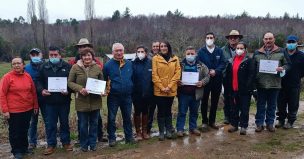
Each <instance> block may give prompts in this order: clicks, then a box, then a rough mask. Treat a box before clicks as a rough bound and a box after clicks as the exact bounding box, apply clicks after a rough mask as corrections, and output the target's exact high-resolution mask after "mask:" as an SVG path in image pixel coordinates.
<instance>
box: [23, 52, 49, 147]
mask: <svg viewBox="0 0 304 159" xmlns="http://www.w3.org/2000/svg"><path fill="white" fill-rule="evenodd" d="M29 56H30V63H29V64H27V65H25V68H24V70H25V71H26V72H27V73H29V74H30V75H31V77H32V79H33V81H34V84H35V86H37V79H38V75H39V68H40V66H41V65H42V64H43V63H44V59H43V54H42V52H41V50H40V49H38V48H33V49H31V50H30V52H29ZM37 97H38V104H39V108H40V112H41V114H42V118H43V121H44V123H45V125H46V120H45V119H46V116H45V106H44V98H43V96H42V95H41V93H38V91H37ZM38 115H39V113H37V114H34V113H33V115H32V118H31V122H30V127H29V132H28V138H29V149H30V150H32V149H34V148H36V145H37V123H38Z"/></svg>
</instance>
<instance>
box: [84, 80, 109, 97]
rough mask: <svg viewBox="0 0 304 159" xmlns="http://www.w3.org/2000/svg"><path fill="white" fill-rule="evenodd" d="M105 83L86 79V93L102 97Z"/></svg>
mask: <svg viewBox="0 0 304 159" xmlns="http://www.w3.org/2000/svg"><path fill="white" fill-rule="evenodd" d="M105 88H106V81H102V80H98V79H94V78H88V79H87V84H86V90H87V91H88V93H92V94H97V95H102V94H104V93H105Z"/></svg>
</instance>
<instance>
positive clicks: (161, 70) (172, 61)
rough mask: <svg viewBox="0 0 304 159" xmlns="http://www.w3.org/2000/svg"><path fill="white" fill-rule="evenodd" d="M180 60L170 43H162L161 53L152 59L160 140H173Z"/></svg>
mask: <svg viewBox="0 0 304 159" xmlns="http://www.w3.org/2000/svg"><path fill="white" fill-rule="evenodd" d="M180 76H181V68H180V63H179V59H178V57H177V56H175V55H174V54H173V53H172V48H171V45H170V44H169V42H166V41H165V42H160V53H159V54H157V55H156V56H154V57H153V59H152V81H153V83H154V95H155V101H156V105H157V110H158V113H157V120H158V127H159V140H160V141H163V140H164V139H165V128H166V138H168V139H172V137H173V134H172V129H173V128H172V104H173V100H174V97H175V96H176V95H177V82H178V81H179V80H180Z"/></svg>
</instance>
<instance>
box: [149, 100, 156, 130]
mask: <svg viewBox="0 0 304 159" xmlns="http://www.w3.org/2000/svg"><path fill="white" fill-rule="evenodd" d="M155 100H156V97H155V96H153V97H152V99H151V102H150V105H149V108H148V109H149V110H148V118H149V119H148V120H149V121H148V132H150V130H151V128H152V126H153V120H154V113H155V110H156V101H155Z"/></svg>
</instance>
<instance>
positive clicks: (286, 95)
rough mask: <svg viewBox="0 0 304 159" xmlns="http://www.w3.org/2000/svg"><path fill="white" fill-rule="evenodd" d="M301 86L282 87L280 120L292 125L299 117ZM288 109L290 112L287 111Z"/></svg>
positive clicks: (279, 101)
mask: <svg viewBox="0 0 304 159" xmlns="http://www.w3.org/2000/svg"><path fill="white" fill-rule="evenodd" d="M299 98H300V88H282V89H281V90H280V93H279V97H278V112H277V115H278V118H277V119H278V120H279V121H280V122H285V119H286V118H287V119H288V122H289V123H290V124H291V125H292V124H293V123H294V122H295V121H296V119H297V113H298V109H299ZM287 110H288V112H287Z"/></svg>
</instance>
